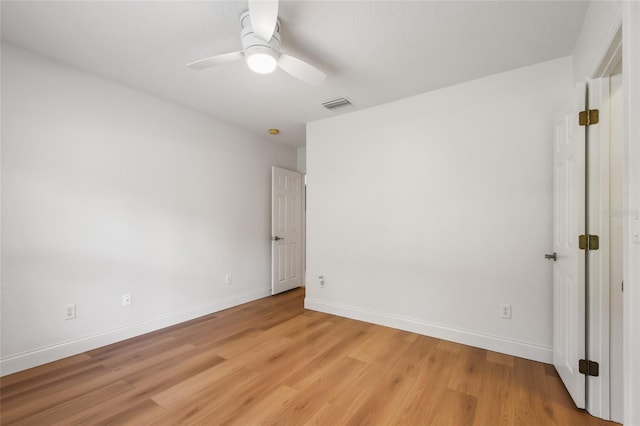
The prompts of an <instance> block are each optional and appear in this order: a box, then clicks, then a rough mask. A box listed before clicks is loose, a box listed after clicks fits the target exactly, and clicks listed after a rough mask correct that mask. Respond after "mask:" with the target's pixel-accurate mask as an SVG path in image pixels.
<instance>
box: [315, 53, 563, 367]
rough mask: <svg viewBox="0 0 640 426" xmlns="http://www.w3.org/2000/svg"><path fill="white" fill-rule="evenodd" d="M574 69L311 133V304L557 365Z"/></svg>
mask: <svg viewBox="0 0 640 426" xmlns="http://www.w3.org/2000/svg"><path fill="white" fill-rule="evenodd" d="M571 69H572V68H571V59H570V58H563V59H559V60H555V61H551V62H546V63H542V64H538V65H535V66H530V67H527V68H522V69H518V70H515V71H511V72H507V73H503V74H498V75H494V76H490V77H487V78H483V79H480V80H475V81H472V82H468V83H464V84H460V85H457V86H453V87H449V88H445V89H441V90H437V91H434V92H430V93H425V94H422V95H419V96H415V97H411V98H408V99H403V100H400V101H397V102H393V103H389V104H385V105H382V106H378V107H374V108H370V109H368V110H364V111H360V112H355V113H351V114H347V115H342V116H339V117H334V118H330V119H326V120H322V121H317V122H313V123H310V124H309V125H308V127H307V176H308V178H307V179H308V195H307V197H308V198H307V205H308V210H307V221H308V222H307V241H308V243H307V259H308V264H307V268H308V269H307V299H306V301H305V306H306V307H308V308H311V309H316V310H320V311H325V312H332V313H337V314H340V315H345V316H349V317H352V318H358V319H362V320H366V321H371V322H376V323H380V324H385V325H389V326H394V327H398V328H402V329H407V330H411V331H416V332H419V333H424V334H427V335H432V336H436V337H441V338H446V339H449V340H453V341H458V342H462V343H467V344H471V345H475V346H479V347H484V348H488V349H493V350H497V351H501V352H506V353H511V354H514V355H518V356H523V357H526V358H530V359H536V360H542V361H546V362H550V361H551V359H552V357H551V354H552V352H551V345H552V328H551V320H552V299H551V297H552V276H551V271H552V265H551V263H550V262H549V261H547V260H545V259H544V254H545V253H548V252H550V251H552V240H551V234H552V217H551V212H552V141H553V126H552V125H553V123H554V118H555V116H556V113H557V108H558V107H559V106H561V105H565V104H566V102H567V100H568V99H572V96H573V89H572V74H571ZM319 275H324V277H325V280H326V286H325V287H324V288H321V287H320V286H319V284H318V280H317V276H319ZM501 304H511V305H512V307H513V319H511V320H505V319H500V318H499V311H500V305H501Z"/></svg>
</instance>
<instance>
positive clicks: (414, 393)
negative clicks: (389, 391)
mask: <svg viewBox="0 0 640 426" xmlns="http://www.w3.org/2000/svg"><path fill="white" fill-rule="evenodd" d="M456 361H457V355H456V354H455V352H453V351H448V350H442V349H440V344H437V345H436V346H435V347H434V348H433V349H432V350H431V351H430V352H429V354H428V356H427V357H426V360H425V361H424V366H423V368H422V369H421V371H420V373H419V374H418V377H417V378H416V380H415V381H414V384H413V386H412V388H411V389H410V390H409V394H410V395H411V397H410V398H409V397H407V398H405V399H404V400H403V401H402V402H401V403H400V406H399V407H398V409H397V410H396V414H395V416H394V418H393V419H392V421H391V424H398V425H417V424H428V423H426V419H428V418H432V417H433V416H434V415H435V414H434V413H435V412H436V411H438V410H439V409H440V407H439V402H440V399H441V396H442V395H443V394H444V392H445V390H446V389H447V383H448V381H449V377H450V375H451V372H452V371H451V370H452V369H453V366H454V365H455V364H456Z"/></svg>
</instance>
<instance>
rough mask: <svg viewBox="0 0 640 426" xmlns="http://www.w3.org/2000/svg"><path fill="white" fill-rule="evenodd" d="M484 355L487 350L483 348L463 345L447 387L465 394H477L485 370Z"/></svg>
mask: <svg viewBox="0 0 640 426" xmlns="http://www.w3.org/2000/svg"><path fill="white" fill-rule="evenodd" d="M486 356H487V351H485V350H483V349H478V348H473V347H471V346H463V347H462V350H461V351H460V353H459V354H458V361H457V364H456V366H455V367H454V369H453V373H452V374H451V377H450V378H449V384H448V385H447V387H448V388H449V389H451V390H455V391H458V392H462V393H466V394H467V395H471V396H478V395H479V394H480V385H481V384H482V375H483V374H484V371H485V365H484V364H485V359H486Z"/></svg>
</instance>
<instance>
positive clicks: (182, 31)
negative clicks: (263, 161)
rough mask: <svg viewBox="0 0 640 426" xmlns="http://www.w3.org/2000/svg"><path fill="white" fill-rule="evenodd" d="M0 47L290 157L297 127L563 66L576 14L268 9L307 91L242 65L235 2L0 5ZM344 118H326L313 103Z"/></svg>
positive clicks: (302, 6)
mask: <svg viewBox="0 0 640 426" xmlns="http://www.w3.org/2000/svg"><path fill="white" fill-rule="evenodd" d="M1 7H2V10H1V13H2V40H3V41H5V42H8V43H11V44H14V45H17V46H19V47H22V48H25V49H27V50H31V51H34V52H37V53H40V54H42V55H45V56H48V57H51V58H54V59H57V60H59V61H61V62H64V63H67V64H69V65H72V66H74V67H77V68H81V69H84V70H86V71H89V72H91V73H94V74H97V75H100V76H103V77H105V78H107V79H110V80H114V81H117V82H120V83H123V84H125V85H127V86H130V87H133V88H137V89H140V90H142V91H145V92H148V93H150V94H153V95H156V96H159V97H161V98H164V99H168V100H171V101H174V102H176V103H178V104H181V105H184V106H187V107H190V108H193V109H196V110H198V111H201V112H203V113H205V114H207V115H210V116H213V117H216V118H218V119H222V120H224V121H227V122H231V123H234V124H237V125H239V126H241V127H245V128H249V129H251V130H253V131H256V132H259V133H261V134H265V135H266V132H267V129H269V128H271V127H277V128H279V129H280V130H281V134H280V135H279V136H276V137H277V138H278V139H279V140H281V141H282V142H284V143H288V144H290V145H294V146H304V144H305V123H307V122H309V121H314V120H318V119H321V118H325V117H330V116H332V115H336V114H340V113H341V112H346V111H349V110H354V109H362V108H366V107H370V106H373V105H378V104H381V103H385V102H389V101H392V100H396V99H400V98H403V97H407V96H411V95H416V94H419V93H423V92H427V91H429V90H433V89H437V88H441V87H445V86H449V85H452V84H456V83H460V82H463V81H468V80H473V79H476V78H480V77H483V76H486V75H490V74H494V73H497V72H502V71H507V70H510V69H514V68H518V67H522V66H526V65H529V64H533V63H537V62H542V61H546V60H550V59H553V58H558V57H561V56H566V55H569V54H571V52H572V49H573V46H574V44H575V41H576V38H577V35H578V32H579V30H580V27H581V25H582V21H583V19H584V15H585V13H586V9H587V7H588V3H586V2H582V1H567V2H565V1H531V2H529V1H491V2H490V1H472V2H462V1H417V2H409V1H281V2H280V12H279V17H280V21H281V24H282V28H281V35H282V51H283V52H289V53H293V54H294V55H296V56H299V57H300V58H303V59H306V60H307V61H309V62H311V63H313V64H315V65H317V66H318V67H321V68H322V69H324V70H325V71H326V72H327V75H328V76H327V79H326V80H325V82H323V83H322V84H320V85H319V86H315V87H313V86H307V85H305V84H304V83H301V82H299V81H298V80H295V79H294V78H293V77H291V76H289V75H288V74H286V73H284V72H283V71H281V70H276V72H274V73H273V74H270V75H258V74H254V73H252V72H251V71H249V70H248V68H247V67H246V65H245V63H244V62H243V61H240V62H236V63H231V64H225V65H222V66H218V67H215V68H212V69H208V70H203V71H195V70H191V69H188V68H186V67H185V64H186V63H188V62H191V61H194V60H197V59H200V58H203V57H206V56H211V55H214V54H218V53H224V52H228V51H235V50H241V45H240V35H239V34H240V24H239V22H238V17H239V15H240V13H241V12H242V11H243V10H245V9H246V8H247V3H246V0H237V1H167V2H161V1H140V2H134V1H106V2H104V1H103V2H96V1H72V2H60V1H47V2H25V1H15V2H13V1H2V6H1ZM338 96H346V97H348V98H349V99H350V100H351V101H352V102H353V104H354V106H353V107H347V108H343V109H342V110H336V111H328V110H326V109H325V108H324V107H322V106H321V103H322V102H323V101H326V100H329V99H331V98H334V97H338Z"/></svg>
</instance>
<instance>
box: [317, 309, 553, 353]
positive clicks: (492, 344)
mask: <svg viewBox="0 0 640 426" xmlns="http://www.w3.org/2000/svg"><path fill="white" fill-rule="evenodd" d="M304 307H305V309H311V310H314V311H319V312H324V313H327V314H333V315H338V316H341V317H346V318H351V319H355V320H359V321H365V322H369V323H372V324H378V325H384V326H386V327H393V328H397V329H400V330H405V331H410V332H413V333H417V334H422V335H425V336H430V337H435V338H438V339H444V340H449V341H452V342H456V343H461V344H464V345H469V346H474V347H477V348H482V349H487V350H491V351H495V352H500V353H504V354H508V355H514V356H517V357H520V358H526V359H530V360H533V361H540V362H545V363H551V362H553V348H551V347H547V346H541V345H535V344H531V343H527V342H522V341H518V340H513V339H507V338H504V337H499V336H493V335H489V334H483V333H478V332H475V331H471V330H463V329H458V328H453V327H450V326H445V325H441V324H434V323H429V322H426V321H422V320H417V319H413V318H407V317H402V316H398V315H393V314H388V313H384V312H378V311H373V310H370V309H363V308H359V307H356V306H349V305H343V304H339V303H333V302H326V301H323V300H315V299H310V298H306V299H305V300H304Z"/></svg>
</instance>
